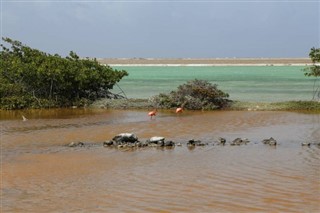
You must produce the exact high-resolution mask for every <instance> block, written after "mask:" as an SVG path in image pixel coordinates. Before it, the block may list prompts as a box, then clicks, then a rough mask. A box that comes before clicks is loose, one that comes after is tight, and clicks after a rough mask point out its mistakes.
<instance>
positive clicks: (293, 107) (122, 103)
mask: <svg viewBox="0 0 320 213" xmlns="http://www.w3.org/2000/svg"><path fill="white" fill-rule="evenodd" d="M90 108H101V109H145V110H153V109H155V108H158V107H157V106H156V105H155V104H154V103H152V102H151V101H150V99H102V100H99V101H96V102H94V103H93V104H92V105H91V106H90ZM167 110H170V109H167ZM171 110H175V109H171ZM222 110H238V111H297V110H306V111H320V101H284V102H276V103H262V102H244V101H233V102H231V104H230V106H229V107H227V108H225V109H222Z"/></svg>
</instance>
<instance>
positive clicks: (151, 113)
mask: <svg viewBox="0 0 320 213" xmlns="http://www.w3.org/2000/svg"><path fill="white" fill-rule="evenodd" d="M156 114H157V110H156V109H155V110H153V111H151V112H149V113H148V115H149V116H150V118H151V119H152V117H153V116H156Z"/></svg>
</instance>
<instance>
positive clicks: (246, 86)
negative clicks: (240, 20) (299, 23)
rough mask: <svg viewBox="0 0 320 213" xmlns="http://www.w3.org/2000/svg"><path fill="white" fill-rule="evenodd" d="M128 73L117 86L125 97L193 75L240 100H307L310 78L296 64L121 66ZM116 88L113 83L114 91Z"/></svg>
mask: <svg viewBox="0 0 320 213" xmlns="http://www.w3.org/2000/svg"><path fill="white" fill-rule="evenodd" d="M114 68H116V69H124V70H127V71H128V73H129V76H126V77H125V78H123V79H122V80H121V82H120V83H119V86H120V87H121V88H122V89H123V90H124V92H125V93H126V95H127V97H128V98H150V97H152V96H154V95H157V94H159V93H168V92H170V91H172V90H175V89H176V88H177V86H179V85H181V84H184V83H186V82H187V81H189V80H193V79H195V78H197V79H202V80H208V81H210V82H211V83H215V84H218V88H220V89H222V90H223V91H225V92H228V93H229V94H230V99H232V100H241V101H257V102H260V101H261V102H276V101H287V100H310V99H311V98H312V90H313V84H314V78H308V77H305V76H304V74H303V72H302V71H301V70H302V69H303V68H304V67H300V66H216V67H213V66H210V67H206V66H204V67H190V66H158V67H149V66H141V67H137V66H135V67H134V66H132V67H131V66H123V67H114ZM118 91H120V90H119V89H118V88H117V87H115V88H114V92H118Z"/></svg>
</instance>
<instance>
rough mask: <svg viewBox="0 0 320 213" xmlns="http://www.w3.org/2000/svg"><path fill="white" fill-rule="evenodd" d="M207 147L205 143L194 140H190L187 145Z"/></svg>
mask: <svg viewBox="0 0 320 213" xmlns="http://www.w3.org/2000/svg"><path fill="white" fill-rule="evenodd" d="M205 145H208V144H207V143H203V142H202V141H200V140H194V139H191V140H189V141H188V143H187V146H205Z"/></svg>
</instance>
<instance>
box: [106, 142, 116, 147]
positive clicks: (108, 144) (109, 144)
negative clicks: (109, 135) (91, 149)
mask: <svg viewBox="0 0 320 213" xmlns="http://www.w3.org/2000/svg"><path fill="white" fill-rule="evenodd" d="M112 145H114V144H113V141H105V142H103V146H105V147H106V146H112Z"/></svg>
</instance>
